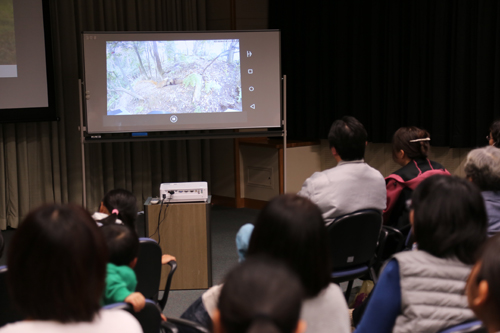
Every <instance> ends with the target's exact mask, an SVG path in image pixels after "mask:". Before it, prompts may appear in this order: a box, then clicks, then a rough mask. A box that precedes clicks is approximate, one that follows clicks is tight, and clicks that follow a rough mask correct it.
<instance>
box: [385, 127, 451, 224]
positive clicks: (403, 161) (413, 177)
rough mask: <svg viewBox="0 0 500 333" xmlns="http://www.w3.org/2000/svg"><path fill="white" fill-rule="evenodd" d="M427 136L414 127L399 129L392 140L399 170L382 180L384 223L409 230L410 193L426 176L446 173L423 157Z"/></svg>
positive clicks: (426, 149) (428, 139) (427, 149)
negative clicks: (385, 197) (385, 204)
mask: <svg viewBox="0 0 500 333" xmlns="http://www.w3.org/2000/svg"><path fill="white" fill-rule="evenodd" d="M430 141H431V138H430V134H429V132H427V131H426V130H423V129H420V128H418V127H415V126H412V127H401V128H400V129H398V130H397V131H396V133H394V136H393V137H392V158H393V159H394V162H396V163H397V164H399V165H401V166H402V168H400V169H399V170H397V171H395V172H394V173H392V174H391V175H389V176H388V177H387V178H386V179H385V182H386V187H387V208H386V209H385V211H384V224H386V225H390V226H392V227H395V228H397V229H400V230H405V229H407V230H409V228H410V226H409V223H410V222H409V220H408V211H409V210H408V207H407V203H408V201H409V199H410V198H411V194H412V192H413V190H415V188H416V187H417V186H418V184H420V182H422V180H424V179H425V178H427V177H430V176H432V175H436V174H446V175H449V174H450V173H449V172H448V171H447V170H446V169H445V168H444V167H443V166H442V165H441V164H439V163H437V162H434V161H430V160H429V159H428V158H427V154H428V153H429V147H430V144H429V142H430Z"/></svg>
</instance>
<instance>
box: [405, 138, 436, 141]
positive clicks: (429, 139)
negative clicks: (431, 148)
mask: <svg viewBox="0 0 500 333" xmlns="http://www.w3.org/2000/svg"><path fill="white" fill-rule="evenodd" d="M421 141H431V138H421V139H415V140H410V142H421Z"/></svg>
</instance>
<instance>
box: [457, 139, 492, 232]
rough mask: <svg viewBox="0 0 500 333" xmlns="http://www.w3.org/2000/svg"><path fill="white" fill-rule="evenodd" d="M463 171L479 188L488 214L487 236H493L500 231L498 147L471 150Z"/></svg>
mask: <svg viewBox="0 0 500 333" xmlns="http://www.w3.org/2000/svg"><path fill="white" fill-rule="evenodd" d="M464 171H465V175H466V177H467V179H469V180H470V181H472V182H473V183H474V184H476V185H477V186H478V187H479V189H480V190H481V194H482V195H483V198H484V204H485V206H486V212H487V214H488V236H493V235H494V234H496V233H497V232H500V149H499V148H496V147H495V146H487V147H484V148H478V149H474V150H472V151H471V152H470V153H469V154H468V155H467V160H466V161H465V166H464Z"/></svg>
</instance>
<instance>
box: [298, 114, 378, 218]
mask: <svg viewBox="0 0 500 333" xmlns="http://www.w3.org/2000/svg"><path fill="white" fill-rule="evenodd" d="M367 139H368V134H367V133H366V130H365V128H364V126H363V124H361V123H360V122H359V121H358V120H357V119H356V118H354V117H343V118H342V119H340V120H336V121H335V122H334V123H333V124H332V127H331V128H330V133H329V134H328V142H329V144H330V149H331V152H332V154H333V157H334V158H335V160H336V161H337V162H338V164H337V166H336V167H333V168H331V169H328V170H324V171H321V172H315V173H314V174H313V175H312V176H311V177H309V178H308V179H306V181H305V182H304V184H303V185H302V189H301V190H300V192H299V193H298V194H299V195H300V196H303V197H306V198H308V199H309V200H311V201H312V202H314V203H315V204H316V205H318V207H319V209H320V210H321V213H322V214H323V218H324V220H325V223H326V225H329V224H330V223H332V222H333V221H334V220H335V218H336V217H339V216H342V215H346V214H350V213H352V212H355V211H357V210H362V209H377V210H380V211H381V212H382V211H383V210H384V209H385V207H386V191H385V184H384V177H383V176H382V174H381V173H380V172H379V171H378V170H376V169H374V168H372V167H370V166H369V165H368V164H366V163H365V162H364V160H363V158H364V155H365V147H366V144H367Z"/></svg>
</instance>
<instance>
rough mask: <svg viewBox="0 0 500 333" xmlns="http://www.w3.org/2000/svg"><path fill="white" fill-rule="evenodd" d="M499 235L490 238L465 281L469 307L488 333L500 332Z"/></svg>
mask: <svg viewBox="0 0 500 333" xmlns="http://www.w3.org/2000/svg"><path fill="white" fill-rule="evenodd" d="M499 253H500V235H496V236H494V237H492V238H490V239H489V240H488V241H487V242H486V246H485V247H484V248H483V250H482V253H481V256H480V257H479V260H478V261H477V263H476V265H475V266H474V268H472V272H471V274H470V276H469V279H468V281H467V299H468V301H469V306H470V308H471V309H472V311H474V313H475V314H476V316H477V318H479V319H480V320H481V321H482V322H483V324H484V326H486V328H487V330H488V332H489V333H495V332H500V316H499V315H498V314H499V313H500V284H499V283H498V281H500V256H499V255H498V254H499Z"/></svg>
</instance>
